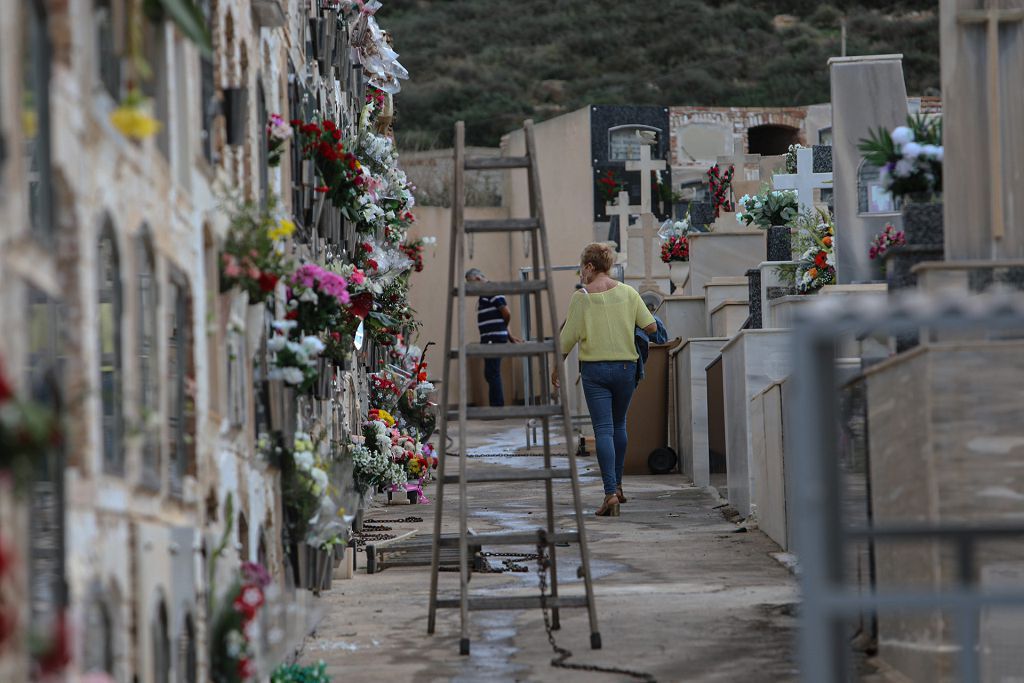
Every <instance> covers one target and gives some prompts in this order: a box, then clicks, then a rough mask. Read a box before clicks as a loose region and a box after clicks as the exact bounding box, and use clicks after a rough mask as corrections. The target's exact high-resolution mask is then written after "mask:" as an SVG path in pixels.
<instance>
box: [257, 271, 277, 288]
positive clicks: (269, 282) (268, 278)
mask: <svg viewBox="0 0 1024 683" xmlns="http://www.w3.org/2000/svg"><path fill="white" fill-rule="evenodd" d="M277 279H278V278H277V276H276V275H274V274H273V273H260V277H259V284H260V290H261V291H264V292H272V291H274V287H276V286H277Z"/></svg>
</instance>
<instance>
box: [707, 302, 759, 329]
mask: <svg viewBox="0 0 1024 683" xmlns="http://www.w3.org/2000/svg"><path fill="white" fill-rule="evenodd" d="M749 315H750V306H749V304H748V303H747V301H746V300H737V299H727V300H725V301H723V302H722V303H720V304H719V305H718V306H717V307H715V310H713V311H711V334H712V335H713V336H715V337H731V336H733V335H734V334H736V333H737V332H739V331H740V328H741V327H743V323H745V322H746V320H747V316H749Z"/></svg>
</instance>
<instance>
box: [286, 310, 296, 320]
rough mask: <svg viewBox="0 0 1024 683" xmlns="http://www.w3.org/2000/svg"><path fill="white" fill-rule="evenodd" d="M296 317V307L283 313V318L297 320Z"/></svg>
mask: <svg viewBox="0 0 1024 683" xmlns="http://www.w3.org/2000/svg"><path fill="white" fill-rule="evenodd" d="M298 317H299V309H297V308H296V309H295V310H292V311H288V312H287V313H285V314H284V319H285V320H297V319H298Z"/></svg>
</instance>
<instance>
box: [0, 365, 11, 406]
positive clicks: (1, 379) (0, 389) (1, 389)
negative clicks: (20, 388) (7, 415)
mask: <svg viewBox="0 0 1024 683" xmlns="http://www.w3.org/2000/svg"><path fill="white" fill-rule="evenodd" d="M13 397H14V389H12V388H11V385H10V382H8V381H7V376H6V375H4V369H3V366H2V365H0V403H5V402H7V401H9V400H10V399H11V398H13Z"/></svg>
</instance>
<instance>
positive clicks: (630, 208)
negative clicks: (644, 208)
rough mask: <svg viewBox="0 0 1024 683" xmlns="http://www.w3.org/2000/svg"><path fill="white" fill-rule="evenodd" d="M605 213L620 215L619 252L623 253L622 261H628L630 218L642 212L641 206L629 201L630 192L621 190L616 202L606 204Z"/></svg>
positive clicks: (607, 214)
mask: <svg viewBox="0 0 1024 683" xmlns="http://www.w3.org/2000/svg"><path fill="white" fill-rule="evenodd" d="M604 213H605V215H606V216H608V218H611V217H612V216H618V218H619V253H620V254H621V255H622V259H621V260H622V261H623V262H625V261H626V258H627V257H626V248H627V247H626V245H627V244H628V243H629V237H628V233H627V232H626V231H627V230H629V218H630V216H635V215H637V214H639V213H641V207H639V206H636V205H634V204H630V203H629V193H628V192H626V191H625V190H619V196H618V198H617V200H616V203H615V204H611V203H606V204H605V205H604Z"/></svg>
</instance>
